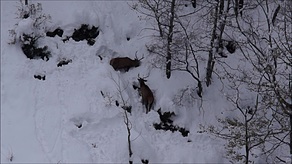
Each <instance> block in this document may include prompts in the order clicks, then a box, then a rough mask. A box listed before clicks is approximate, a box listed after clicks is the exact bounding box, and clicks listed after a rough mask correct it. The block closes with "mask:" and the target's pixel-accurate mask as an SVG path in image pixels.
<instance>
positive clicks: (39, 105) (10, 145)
mask: <svg viewBox="0 0 292 164" xmlns="http://www.w3.org/2000/svg"><path fill="white" fill-rule="evenodd" d="M41 3H42V5H43V11H44V13H47V14H50V15H51V16H52V22H51V24H50V26H52V29H53V28H56V27H61V28H63V29H64V30H65V31H64V35H66V34H69V33H72V31H73V30H74V28H78V27H79V26H80V24H82V23H89V24H92V25H96V26H99V28H100V30H101V31H100V34H99V36H98V37H97V39H96V43H95V44H94V45H93V46H89V45H87V43H86V42H85V41H80V42H75V41H74V40H72V39H70V40H69V41H68V42H66V43H63V42H62V41H61V38H59V37H58V36H57V37H54V38H49V37H45V38H44V39H43V40H42V43H43V44H44V45H48V47H49V48H50V50H51V51H52V56H53V57H52V58H51V59H50V60H49V61H48V62H46V61H43V60H29V59H27V58H26V57H25V55H24V54H23V52H22V50H21V48H20V46H19V45H17V44H16V45H9V44H8V42H9V39H10V38H9V35H8V30H10V29H12V28H13V25H14V24H15V23H16V22H17V20H16V19H14V18H15V14H14V13H15V12H16V10H17V7H16V6H17V3H16V2H11V1H4V2H3V1H1V7H2V9H1V21H2V22H1V162H3V163H6V162H11V161H12V163H13V162H15V163H19V162H27V163H32V162H36V163H44V162H52V163H73V162H76V163H111V162H112V163H127V162H128V161H129V155H128V142H127V135H128V133H127V129H126V125H125V123H124V111H123V109H121V108H120V107H117V106H116V105H115V100H118V101H120V102H121V97H120V96H121V94H120V93H119V92H118V91H119V87H120V90H121V91H122V96H123V99H124V100H125V101H126V102H127V105H132V114H131V115H129V120H130V122H131V124H132V129H131V143H132V149H133V160H134V163H140V162H141V159H148V160H149V161H150V162H151V163H222V162H226V159H224V158H223V154H224V150H222V149H223V146H222V145H223V144H224V143H222V140H218V139H214V138H211V137H210V136H208V135H207V134H202V133H198V131H199V130H200V129H199V124H204V123H206V122H208V123H216V120H215V119H214V118H215V116H218V115H221V112H222V111H223V109H224V108H225V107H226V106H228V105H227V104H226V103H223V98H222V96H220V94H221V93H220V91H219V90H218V89H217V88H216V87H213V88H212V86H211V88H210V89H209V90H208V91H206V92H205V93H204V97H205V99H204V102H203V103H204V108H203V111H202V109H201V110H200V106H201V102H200V100H199V99H198V101H197V102H196V101H195V102H193V103H192V106H189V107H184V106H176V105H175V104H174V103H173V98H174V97H175V95H176V94H178V93H179V91H180V90H181V89H183V88H185V87H186V86H188V85H191V84H192V83H193V82H194V81H193V80H192V79H191V77H189V75H188V74H186V73H181V72H173V75H172V77H171V79H169V80H167V79H166V77H165V75H164V71H161V70H159V69H155V68H152V67H151V64H150V63H151V62H150V61H149V60H151V59H150V58H149V57H147V52H146V50H145V44H146V43H147V42H149V41H150V40H149V37H146V36H147V35H149V34H147V31H145V30H143V29H144V27H146V26H148V24H147V22H146V21H142V20H140V19H139V17H138V16H139V15H138V13H136V12H135V11H133V10H131V8H130V6H129V5H128V3H130V2H126V1H52V2H51V1H41ZM127 37H128V38H130V40H129V41H127ZM136 52H137V56H138V57H142V56H143V55H144V56H145V58H144V59H143V60H142V65H141V66H140V67H138V68H134V69H131V70H130V71H129V72H126V73H123V72H119V71H114V70H113V68H112V67H111V66H110V65H109V60H110V59H111V58H112V57H116V56H129V57H131V58H134V57H135V53H136ZM99 55H100V56H101V57H102V58H103V59H102V60H100V57H99ZM62 58H67V59H72V63H69V64H68V65H66V66H63V67H57V63H58V61H59V60H60V59H62ZM149 73H150V74H149ZM35 74H41V75H46V80H44V81H42V80H37V79H35V78H33V76H34V75H35ZM138 74H140V75H141V76H146V75H148V74H149V77H148V78H147V80H148V81H147V84H148V85H149V87H150V88H151V89H152V90H153V91H154V94H155V98H156V103H155V106H154V109H155V110H157V109H159V108H161V109H162V110H163V111H175V112H176V113H177V115H178V117H177V118H176V120H174V122H175V124H177V125H181V126H183V127H185V128H187V129H188V130H190V134H189V136H188V137H183V136H182V135H181V134H180V133H179V132H174V133H172V132H170V131H161V130H159V131H158V130H155V129H154V127H153V123H157V122H159V115H158V114H157V112H155V111H151V112H150V113H149V114H147V115H146V114H145V109H144V107H143V106H142V104H141V103H140V97H139V95H138V92H137V91H136V90H134V89H133V87H132V84H133V83H134V82H137V75H138ZM101 91H102V92H103V93H104V94H105V95H106V96H105V97H103V96H102V95H101ZM193 101H194V100H193ZM80 125H82V127H80V128H78V127H77V126H80Z"/></svg>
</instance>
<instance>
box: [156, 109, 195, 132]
mask: <svg viewBox="0 0 292 164" xmlns="http://www.w3.org/2000/svg"><path fill="white" fill-rule="evenodd" d="M157 112H158V114H159V118H160V121H161V122H160V123H154V124H153V126H154V128H155V129H156V130H164V131H167V130H169V131H171V132H175V131H179V132H180V133H181V134H182V136H183V137H186V136H188V134H189V132H190V131H188V130H186V129H185V128H182V127H179V126H177V125H173V124H172V123H173V120H172V119H171V118H172V117H173V116H175V113H174V112H164V113H161V109H159V110H158V111H157Z"/></svg>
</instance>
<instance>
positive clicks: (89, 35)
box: [72, 24, 99, 45]
mask: <svg viewBox="0 0 292 164" xmlns="http://www.w3.org/2000/svg"><path fill="white" fill-rule="evenodd" d="M98 35H99V30H98V27H95V26H92V28H91V29H90V28H89V25H87V24H82V25H81V27H80V28H79V29H78V30H76V29H74V33H73V35H72V39H73V40H75V41H76V42H79V41H82V40H87V44H88V45H94V43H95V40H94V39H95V38H96V37H97V36H98Z"/></svg>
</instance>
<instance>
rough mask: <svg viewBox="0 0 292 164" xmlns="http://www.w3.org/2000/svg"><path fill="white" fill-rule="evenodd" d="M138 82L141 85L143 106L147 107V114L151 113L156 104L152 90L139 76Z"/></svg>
mask: <svg viewBox="0 0 292 164" xmlns="http://www.w3.org/2000/svg"><path fill="white" fill-rule="evenodd" d="M138 81H139V83H140V94H141V95H142V104H144V105H145V107H146V114H147V113H148V112H150V110H151V108H152V105H153V102H154V96H153V93H152V91H151V90H150V88H149V87H148V86H147V85H146V84H145V82H146V81H147V80H145V79H143V78H141V77H139V75H138Z"/></svg>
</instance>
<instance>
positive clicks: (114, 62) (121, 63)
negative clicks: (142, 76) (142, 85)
mask: <svg viewBox="0 0 292 164" xmlns="http://www.w3.org/2000/svg"><path fill="white" fill-rule="evenodd" d="M110 65H111V66H112V67H113V68H114V69H115V70H120V69H129V68H131V67H138V66H139V65H140V61H139V60H138V59H134V60H132V59H130V58H128V57H117V58H113V59H111V60H110Z"/></svg>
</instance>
